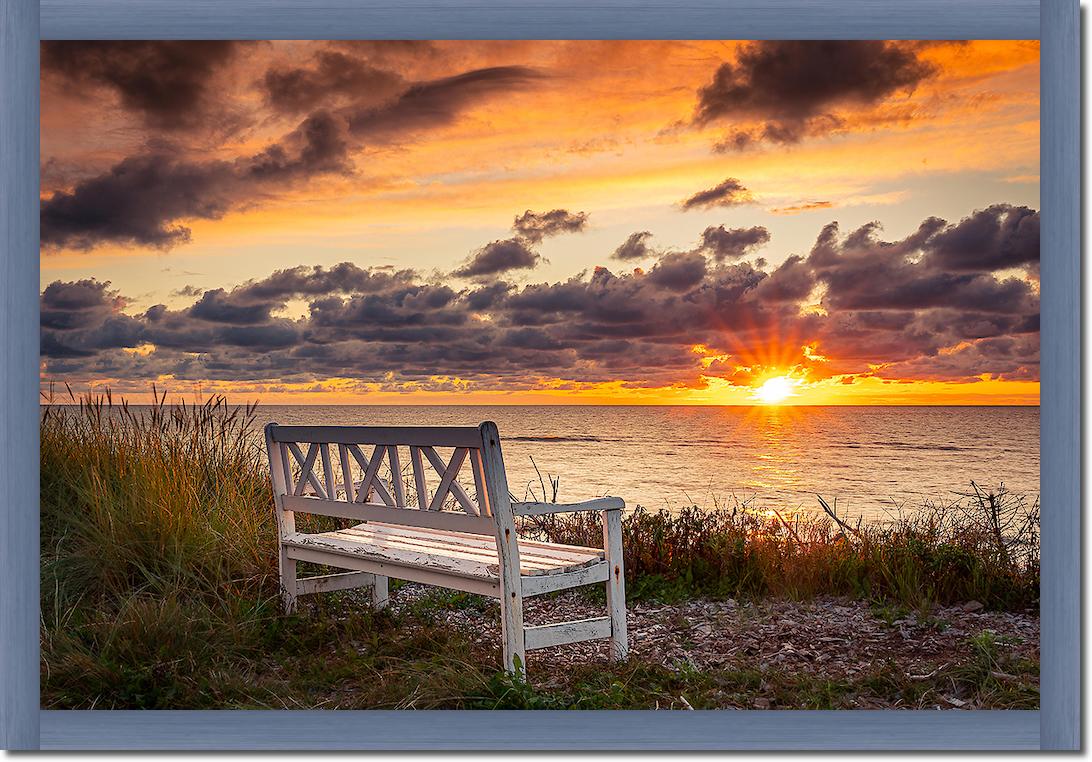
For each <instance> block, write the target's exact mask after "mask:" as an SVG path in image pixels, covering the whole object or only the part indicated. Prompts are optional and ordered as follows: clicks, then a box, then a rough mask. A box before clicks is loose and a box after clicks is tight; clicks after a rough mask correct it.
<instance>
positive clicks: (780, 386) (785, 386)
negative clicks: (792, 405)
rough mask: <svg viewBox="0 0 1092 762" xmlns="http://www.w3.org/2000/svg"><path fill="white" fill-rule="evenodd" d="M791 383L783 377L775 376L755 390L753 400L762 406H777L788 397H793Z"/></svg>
mask: <svg viewBox="0 0 1092 762" xmlns="http://www.w3.org/2000/svg"><path fill="white" fill-rule="evenodd" d="M792 387H793V382H792V381H790V380H789V379H788V378H786V377H785V376H776V377H775V378H770V379H767V380H766V382H765V383H764V384H762V386H760V387H758V388H757V389H755V394H754V396H755V399H757V400H758V401H759V402H761V403H762V404H764V405H777V404H780V403H782V402H784V401H785V400H786V399H788V398H789V397H792V396H794V392H793V390H792Z"/></svg>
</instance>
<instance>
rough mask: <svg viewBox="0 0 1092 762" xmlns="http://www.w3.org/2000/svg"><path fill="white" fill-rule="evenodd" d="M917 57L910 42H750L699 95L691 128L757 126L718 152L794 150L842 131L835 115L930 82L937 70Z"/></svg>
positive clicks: (731, 136)
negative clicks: (790, 146) (768, 145)
mask: <svg viewBox="0 0 1092 762" xmlns="http://www.w3.org/2000/svg"><path fill="white" fill-rule="evenodd" d="M919 51H920V46H917V45H914V44H913V43H909V42H899V41H881V40H764V41H758V42H752V43H748V44H746V45H744V46H742V48H741V49H740V51H739V53H738V54H737V56H736V60H735V62H726V63H723V64H721V66H720V67H719V68H718V69H717V71H716V73H715V74H714V76H713V80H712V82H710V83H709V84H708V85H706V86H705V87H703V88H702V89H701V90H700V91H699V92H698V105H697V109H696V111H695V114H694V123H695V124H696V125H698V126H706V125H709V124H712V123H719V122H730V123H738V122H740V121H755V122H759V123H760V126H759V127H758V128H755V129H753V130H742V129H736V130H733V131H732V132H731V133H730V134H729V136H727V137H726V138H724V139H723V140H722V141H721V143H720V144H719V145H718V148H719V149H720V150H741V149H744V148H747V147H748V146H749V145H751V144H752V143H754V142H756V141H766V142H772V143H795V142H798V141H799V140H800V139H801V138H803V137H804V136H805V135H811V134H818V133H823V132H828V131H830V130H832V129H837V128H839V127H841V126H842V123H843V122H842V118H841V117H840V116H838V113H837V112H838V111H839V110H841V109H844V108H847V107H849V108H856V109H869V108H871V107H874V106H876V105H877V104H879V103H880V102H882V101H883V100H885V99H887V98H889V97H891V96H892V95H894V94H896V93H900V92H909V91H912V90H913V89H914V88H915V87H916V86H917V85H919V84H920V83H921V82H923V81H925V80H926V79H929V78H930V77H932V76H934V75H935V74H936V73H937V70H936V68H935V67H934V66H933V65H932V64H930V63H928V62H927V61H924V60H922V59H921V58H919V56H918V53H919Z"/></svg>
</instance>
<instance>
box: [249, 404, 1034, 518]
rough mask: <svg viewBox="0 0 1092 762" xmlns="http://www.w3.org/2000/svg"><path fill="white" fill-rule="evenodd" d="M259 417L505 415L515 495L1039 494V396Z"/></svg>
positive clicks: (684, 498)
mask: <svg viewBox="0 0 1092 762" xmlns="http://www.w3.org/2000/svg"><path fill="white" fill-rule="evenodd" d="M257 415H258V422H259V423H261V424H263V425H264V424H265V423H266V422H267V421H276V422H278V423H281V424H312V425H322V424H328V425H345V426H353V425H370V426H394V425H401V426H412V425H419V426H465V425H471V426H475V425H477V424H479V423H481V422H482V421H487V420H488V421H494V422H496V424H497V426H498V428H499V430H500V434H501V444H502V448H503V453H504V461H505V467H506V470H507V473H508V482H509V489H510V490H511V492H512V493H513V494H514V495H515V496H516V497H517V498H518V499H536V498H537V499H541V498H542V493H543V490H545V493H546V497H547V498H551V497H553V487H552V486H551V481H550V480H551V478H556V479H558V485H557V500H558V501H559V502H573V501H578V500H584V499H588V498H592V497H598V496H601V495H608V494H609V495H616V496H619V497H621V498H623V499H624V500H625V501H626V505H627V506H637V505H642V506H645V507H646V508H650V509H657V508H666V509H669V510H679V509H681V508H683V507H686V506H698V507H699V508H703V509H713V508H716V507H726V506H727V507H730V506H732V505H743V504H745V505H747V506H748V507H750V508H753V509H756V510H764V509H765V510H768V509H777V510H779V511H781V510H784V511H818V510H819V502H818V496H822V497H823V498H824V499H825V500H826V501H827V502H828V503H829V504H833V503H834V501H835V500H837V507H838V513H839V514H840V515H843V516H848V517H850V518H854V517H858V516H859V517H861V518H863V519H865V520H869V521H872V520H881V521H882V520H885V519H888V518H891V517H892V516H894V515H898V514H899V513H905V512H908V511H913V510H915V509H917V508H919V507H920V506H921V505H923V504H924V503H926V502H931V503H934V504H939V505H944V504H947V503H949V502H951V501H953V500H957V499H959V496H960V495H961V494H962V493H966V492H969V491H970V490H971V482H972V481H973V482H975V483H976V484H978V485H979V486H980V487H982V488H985V489H997V488H999V487H1000V485H1001V484H1002V483H1003V484H1004V486H1005V488H1006V489H1007V490H1009V491H1010V492H1011V493H1015V494H1018V495H1023V496H1025V497H1026V499H1027V500H1028V501H1029V502H1031V501H1032V500H1037V499H1038V496H1039V408H1038V407H885V406H868V407H845V406H838V407H805V406H770V407H760V406H754V407H713V406H710V407H695V406H662V407H661V406H585V405H574V406H519V405H503V406H502V405H497V406H453V405H442V406H441V405H437V406H422V405H414V406H341V405H337V406H334V405H300V406H275V405H264V406H259V407H258V409H257Z"/></svg>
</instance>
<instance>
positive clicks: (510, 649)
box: [500, 595, 527, 677]
mask: <svg viewBox="0 0 1092 762" xmlns="http://www.w3.org/2000/svg"><path fill="white" fill-rule="evenodd" d="M500 605H501V641H502V655H503V657H504V671H505V672H509V673H511V674H513V675H517V676H519V677H526V676H527V651H526V648H525V647H524V636H523V598H522V597H521V596H519V595H516V596H515V597H514V598H513V597H512V596H511V595H502V596H501V600H500Z"/></svg>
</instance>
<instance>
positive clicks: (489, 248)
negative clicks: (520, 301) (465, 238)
mask: <svg viewBox="0 0 1092 762" xmlns="http://www.w3.org/2000/svg"><path fill="white" fill-rule="evenodd" d="M541 259H542V257H541V255H539V254H538V253H537V252H534V251H532V250H531V249H530V247H528V245H527V242H526V241H524V240H523V239H522V238H506V239H504V240H503V241H493V242H492V243H488V244H486V245H485V246H483V247H482V248H480V249H478V250H477V251H476V252H475V253H474V255H473V256H472V257H471V258H470V259H469V261H467V263H466V264H464V265H463V266H462V267H460V268H458V269H457V270H455V271H454V273H452V274H453V275H457V276H459V277H461V278H480V277H482V276H490V275H498V274H500V273H504V272H508V271H509V270H529V269H532V268H534V267H536V266H537V265H538V263H539V261H540V260H541Z"/></svg>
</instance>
